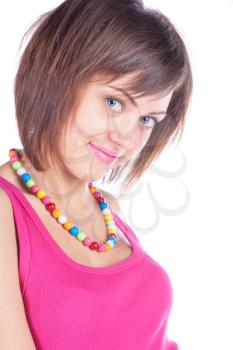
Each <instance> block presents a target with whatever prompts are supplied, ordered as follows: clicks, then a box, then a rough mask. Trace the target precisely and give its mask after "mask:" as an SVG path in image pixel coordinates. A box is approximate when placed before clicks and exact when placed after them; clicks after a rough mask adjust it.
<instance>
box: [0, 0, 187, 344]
mask: <svg viewBox="0 0 233 350" xmlns="http://www.w3.org/2000/svg"><path fill="white" fill-rule="evenodd" d="M32 28H33V29H35V30H34V32H33V34H32V36H31V38H30V40H29V42H28V43H27V45H26V48H25V50H24V52H23V55H22V58H21V61H20V64H19V67H18V71H17V75H16V79H15V105H16V118H17V126H18V130H19V136H20V140H21V143H22V145H23V149H15V148H12V149H10V151H9V160H8V161H7V162H6V163H4V164H2V165H1V167H0V212H1V218H0V256H1V258H0V259H1V261H0V275H1V283H0V286H1V287H0V300H1V304H0V307H1V312H0V330H1V332H0V333H1V337H0V347H1V349H24V350H31V349H35V348H36V349H42V350H47V349H53V350H58V349H59V350H60V349H67V350H74V349H75V350H77V349H78V350H90V349H92V350H93V349H96V350H107V349H111V350H175V349H178V346H177V344H176V342H174V341H171V340H168V337H167V335H166V329H167V325H168V317H169V314H170V311H171V307H172V296H173V294H172V286H171V282H170V279H169V276H168V274H167V273H166V271H165V270H164V269H163V267H162V266H160V265H159V264H158V263H157V262H155V261H154V260H153V259H152V258H151V257H150V256H149V255H148V254H147V253H146V252H145V251H144V249H143V248H142V246H141V244H140V242H139V239H138V237H137V235H136V234H135V233H134V232H133V230H132V229H131V228H130V226H129V225H128V224H127V223H126V221H124V220H123V218H122V217H121V216H122V213H121V212H120V207H119V204H118V203H117V198H115V197H114V196H112V195H111V194H110V193H107V192H104V191H102V190H100V189H98V188H97V187H96V186H95V184H94V182H95V181H97V180H98V179H103V182H104V181H105V179H106V175H107V173H108V172H109V171H110V176H109V179H108V181H109V182H111V181H113V180H115V181H116V180H121V181H122V183H121V190H122V192H124V191H125V190H126V189H129V188H130V187H131V186H132V185H133V184H134V183H136V182H137V181H138V180H139V179H140V178H141V177H142V175H143V174H144V172H145V171H146V169H148V167H149V166H150V164H151V163H152V162H153V161H155V159H156V158H157V157H158V156H159V154H160V153H161V152H162V150H163V149H164V148H165V146H166V144H167V143H168V142H169V141H170V140H171V139H172V137H173V136H175V135H177V133H178V132H179V131H182V130H183V126H184V120H185V115H186V111H187V108H188V105H189V101H190V97H191V93H192V72H191V68H190V63H189V57H188V53H187V50H186V48H185V45H184V42H183V40H182V38H181V36H180V35H179V34H178V33H177V31H176V29H175V27H174V25H173V24H172V23H171V22H170V21H169V19H168V18H167V17H166V16H165V15H163V14H162V13H161V12H160V11H157V10H152V9H146V8H144V6H143V3H142V2H141V1H139V0H122V1H119V0H105V1H102V0H91V1H86V0H85V1H84V0H67V1H64V2H63V3H62V4H61V5H59V6H58V7H57V8H55V9H53V10H51V11H49V12H47V13H45V14H44V15H42V16H41V17H40V18H39V20H38V21H36V22H35V24H34V25H33V27H32ZM123 175H125V177H123Z"/></svg>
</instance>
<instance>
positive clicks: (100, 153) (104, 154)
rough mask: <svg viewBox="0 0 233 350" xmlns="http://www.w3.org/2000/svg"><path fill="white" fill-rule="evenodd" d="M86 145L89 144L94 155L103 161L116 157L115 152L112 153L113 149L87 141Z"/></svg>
mask: <svg viewBox="0 0 233 350" xmlns="http://www.w3.org/2000/svg"><path fill="white" fill-rule="evenodd" d="M88 146H90V149H91V150H92V152H93V153H94V154H95V156H96V157H97V158H98V159H99V160H101V161H102V162H104V163H111V162H113V161H114V160H115V159H116V158H118V157H117V156H116V153H114V152H113V151H110V150H107V149H106V148H103V147H100V146H97V145H95V144H94V143H91V142H89V144H88Z"/></svg>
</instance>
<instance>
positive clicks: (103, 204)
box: [100, 202, 108, 210]
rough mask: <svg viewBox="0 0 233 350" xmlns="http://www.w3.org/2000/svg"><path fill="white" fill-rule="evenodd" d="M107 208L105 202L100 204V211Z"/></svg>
mask: <svg viewBox="0 0 233 350" xmlns="http://www.w3.org/2000/svg"><path fill="white" fill-rule="evenodd" d="M107 206H108V205H107V203H106V202H102V203H100V209H101V210H102V209H105V208H107Z"/></svg>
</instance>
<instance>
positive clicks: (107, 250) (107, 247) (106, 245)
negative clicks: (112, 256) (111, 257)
mask: <svg viewBox="0 0 233 350" xmlns="http://www.w3.org/2000/svg"><path fill="white" fill-rule="evenodd" d="M110 249H111V246H110V244H108V243H106V244H105V252H109V250H110Z"/></svg>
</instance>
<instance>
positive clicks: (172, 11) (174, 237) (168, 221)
mask: <svg viewBox="0 0 233 350" xmlns="http://www.w3.org/2000/svg"><path fill="white" fill-rule="evenodd" d="M59 3H60V1H55V0H54V1H52V0H46V1H45V0H43V1H42V0H41V1H40V2H38V1H25V0H21V1H20V2H18V1H14V2H4V3H2V4H1V12H0V17H1V18H0V19H1V20H0V39H1V54H0V123H1V124H0V125H1V126H0V141H1V150H0V163H1V164H2V163H4V162H6V161H7V160H8V150H9V149H10V148H12V147H19V148H20V147H21V144H20V141H19V138H18V132H17V129H16V121H15V115H14V103H13V79H14V75H15V73H16V67H17V61H18V59H19V53H18V52H17V50H18V48H19V43H20V40H21V38H22V36H23V33H24V32H25V31H26V29H27V28H28V26H29V24H31V23H32V22H33V21H34V20H35V19H36V17H37V16H38V15H40V14H41V13H43V12H45V11H47V10H49V9H51V8H53V7H55V6H57V5H58V4H59ZM144 4H145V5H146V6H149V7H153V8H156V7H157V8H158V9H159V10H161V11H162V12H164V14H165V15H167V16H168V17H169V18H170V20H171V21H172V22H173V24H174V25H175V26H176V28H177V30H178V31H179V32H180V34H181V35H182V37H183V39H184V40H185V43H186V46H187V49H188V51H189V54H190V59H191V64H192V69H193V75H194V92H193V97H192V102H191V106H190V110H189V112H188V114H187V119H186V120H187V122H186V128H185V131H184V134H183V138H182V140H181V141H180V143H179V144H178V145H173V146H172V147H168V148H167V150H165V151H164V153H163V154H162V155H161V157H160V159H159V161H158V162H157V163H156V164H155V165H154V167H153V169H150V170H149V171H148V172H147V173H146V175H145V176H144V178H143V179H142V181H141V182H140V183H139V184H138V186H137V187H136V189H135V193H134V192H132V193H131V195H130V196H129V197H128V198H127V197H126V198H122V200H121V201H120V205H121V207H122V211H123V216H124V217H125V219H126V220H127V222H128V223H129V224H130V225H131V227H132V228H133V229H134V230H135V232H136V233H137V235H138V237H139V239H140V241H141V242H142V245H143V246H144V248H145V250H147V251H148V253H149V254H150V255H151V256H152V257H153V258H154V259H155V260H156V261H158V262H159V263H160V264H161V265H162V266H163V267H164V268H165V269H166V271H167V272H168V274H169V276H170V278H171V281H172V285H173V291H174V302H173V308H172V312H171V315H170V319H169V327H168V332H167V333H168V337H169V338H170V339H173V340H175V341H176V342H177V343H178V344H179V348H180V349H181V350H197V349H198V350H207V349H208V350H209V349H211V350H215V349H216V350H217V349H218V350H219V349H233V339H232V328H233V316H232V315H233V302H232V297H233V283H232V275H233V273H232V266H233V257H232V256H233V254H232V251H233V245H232V234H233V224H232V216H233V215H232V208H233V205H232V198H233V187H232V180H233V170H232V151H233V141H232V135H233V123H232V119H233V113H232V112H233V111H232V109H233V108H232V100H233V99H232V80H233V74H232V70H233V69H232V64H233V53H232V42H233V40H232V36H233V20H232V16H233V2H232V1H230V0H228V1H227V0H222V1H209V0H208V1H207V0H206V1H200V0H199V1H181V0H176V1H172V0H163V1H162V0H161V1H149V0H148V1H144ZM148 186H149V187H148ZM136 193H137V195H136ZM142 207H143V208H145V212H143V213H142V211H141V208H142ZM131 214H132V215H131ZM136 219H137V220H136ZM149 226H152V228H151V229H148V227H149Z"/></svg>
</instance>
